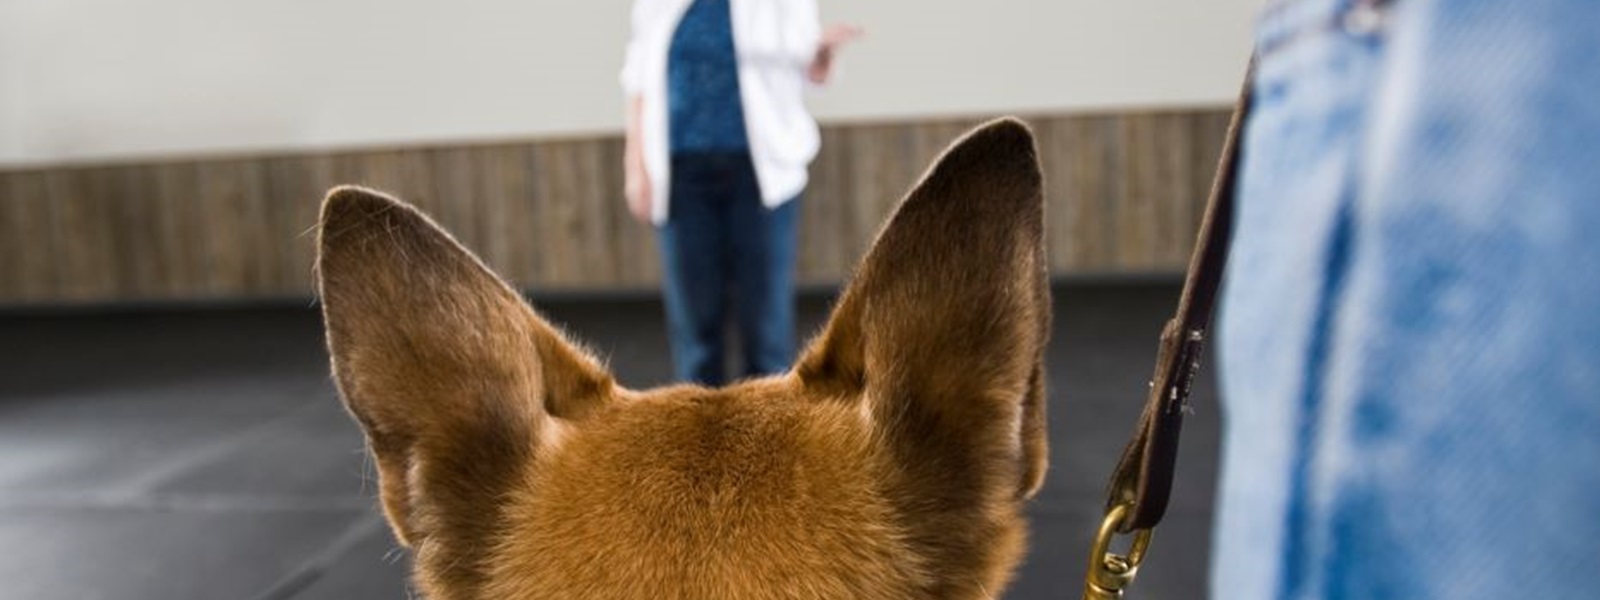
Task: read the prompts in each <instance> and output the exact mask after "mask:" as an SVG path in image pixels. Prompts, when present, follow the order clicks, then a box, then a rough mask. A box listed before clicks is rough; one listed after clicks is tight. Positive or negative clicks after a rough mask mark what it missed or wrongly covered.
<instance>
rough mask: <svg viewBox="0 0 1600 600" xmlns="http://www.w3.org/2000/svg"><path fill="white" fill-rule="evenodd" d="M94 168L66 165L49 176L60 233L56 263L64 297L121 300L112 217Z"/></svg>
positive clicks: (49, 186) (48, 190)
mask: <svg viewBox="0 0 1600 600" xmlns="http://www.w3.org/2000/svg"><path fill="white" fill-rule="evenodd" d="M91 171H92V170H91V169H85V168H77V169H63V170H58V171H51V172H49V173H47V174H46V176H45V186H46V189H47V192H46V194H47V196H48V197H49V198H50V199H51V202H52V203H54V204H55V208H56V209H57V210H56V211H55V216H56V227H55V231H56V233H57V234H58V235H60V236H61V245H60V246H59V247H58V249H59V251H60V252H59V253H58V254H57V260H58V262H57V265H58V267H59V271H58V276H59V280H58V281H59V282H60V286H59V287H58V288H57V289H58V291H59V292H60V296H59V298H60V299H62V300H65V301H69V302H80V301H91V300H94V299H96V298H120V297H121V296H120V295H119V294H118V293H117V290H116V281H115V276H114V275H113V273H112V270H113V269H114V268H115V262H114V261H115V258H114V254H115V248H114V247H113V246H112V244H111V236H112V232H111V229H112V227H113V223H112V219H113V218H114V215H115V212H114V211H112V210H110V207H109V205H108V203H107V202H106V199H105V198H97V197H95V196H93V195H92V191H91V185H90V183H89V181H90V178H91V175H92V173H91Z"/></svg>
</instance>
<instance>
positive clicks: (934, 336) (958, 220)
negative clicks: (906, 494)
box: [796, 119, 1051, 506]
mask: <svg viewBox="0 0 1600 600" xmlns="http://www.w3.org/2000/svg"><path fill="white" fill-rule="evenodd" d="M1043 230H1044V197H1043V179H1042V176H1041V174H1040V170H1039V162H1038V157H1037V154H1036V151H1035V149H1034V141H1033V135H1032V133H1031V132H1029V131H1028V129H1027V127H1026V126H1024V125H1023V124H1022V123H1020V122H1018V121H1015V120H1010V119H1006V120H999V121H995V122H992V123H989V124H987V125H984V126H982V127H979V128H978V129H976V130H974V131H973V132H972V133H970V134H968V135H967V136H966V137H965V138H963V139H961V140H960V141H957V142H956V143H955V144H954V145H953V146H951V148H950V149H949V150H947V151H946V152H945V155H944V156H943V157H941V158H940V159H939V160H938V161H937V162H936V163H935V164H934V166H933V167H932V168H931V169H930V170H929V171H928V173H927V174H926V175H925V176H924V177H923V180H922V182H921V183H919V184H918V185H917V187H916V188H915V189H913V190H912V191H911V193H910V195H908V196H907V197H906V198H905V200H903V201H902V202H901V204H900V207H899V209H898V210H897V211H896V212H895V214H894V216H893V217H892V218H891V219H890V220H889V223H888V224H887V225H886V226H885V227H884V229H883V230H882V232H881V233H879V235H878V239H877V241H876V242H875V243H874V244H873V246H872V250H871V251H870V252H869V253H868V254H867V257H866V258H865V259H864V260H863V261H862V263H861V266H860V267H859V270H858V271H857V273H856V276H855V279H854V280H853V281H852V282H851V283H850V285H849V287H848V288H846V290H845V293H844V295H843V296H842V297H841V299H840V301H839V303H838V305H837V307H836V308H835V310H834V314H833V317H832V319H831V320H830V321H829V323H828V325H827V328H826V329H825V330H824V331H823V334H822V335H821V336H820V337H819V338H818V339H817V340H816V341H815V342H813V343H812V345H811V347H810V348H808V349H807V350H806V351H805V352H804V353H803V354H802V356H801V358H800V361H799V362H798V364H797V366H796V373H797V374H798V375H799V377H800V379H801V381H802V382H803V383H804V385H806V386H807V387H808V388H810V389H812V390H814V391H817V392H819V393H820V394H822V395H827V396H832V397H836V398H844V399H847V400H848V401H855V402H862V403H865V404H866V407H865V408H866V409H867V413H868V414H870V415H872V418H873V419H874V422H875V426H876V427H878V428H879V429H880V430H882V432H883V433H884V437H885V438H886V439H888V440H889V441H890V443H891V444H892V445H893V447H894V448H895V449H896V450H897V454H898V457H899V461H900V462H901V465H900V467H901V469H902V471H903V472H904V473H906V474H907V476H908V477H910V478H911V479H912V480H914V481H913V482H912V483H913V485H916V486H918V487H919V488H920V489H922V490H926V493H929V494H938V495H945V494H954V495H957V496H960V497H963V498H966V500H955V499H952V501H951V502H948V503H946V504H947V505H949V506H954V505H956V504H960V503H963V502H977V500H976V498H979V497H986V498H987V497H1004V498H1025V497H1029V496H1032V495H1033V494H1034V493H1035V492H1036V491H1037V490H1038V489H1039V486H1040V485H1041V483H1042V482H1043V479H1044V471H1045V466H1046V462H1047V451H1046V441H1045V406H1044V404H1045V397H1044V396H1045V391H1044V368H1043V358H1044V355H1043V353H1044V347H1045V342H1046V338H1047V336H1048V334H1049V328H1050V308H1051V307H1050V291H1049V288H1048V286H1047V272H1046V268H1047V267H1046V264H1045V254H1044V238H1043ZM919 493H923V492H919ZM994 494H998V495H999V496H993V495H994ZM979 503H980V504H981V502H979Z"/></svg>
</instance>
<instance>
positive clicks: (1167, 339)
mask: <svg viewBox="0 0 1600 600" xmlns="http://www.w3.org/2000/svg"><path fill="white" fill-rule="evenodd" d="M1254 70H1255V69H1254V63H1253V61H1252V65H1251V68H1250V69H1249V71H1247V73H1246V75H1245V82H1244V86H1243V89H1242V90H1241V91H1240V92H1239V100H1238V101H1237V102H1236V103H1235V104H1234V106H1233V117H1232V119H1231V120H1230V122H1229V123H1228V134H1227V140H1226V141H1225V142H1224V143H1223V146H1222V157H1221V159H1220V160H1219V161H1218V164H1217V173H1216V177H1215V178H1213V179H1212V181H1211V193H1210V196H1209V198H1208V199H1207V200H1206V212H1205V217H1204V218H1203V219H1202V221H1201V223H1200V235H1199V239H1198V240H1197V241H1196V243H1195V248H1194V255H1193V256H1191V257H1190V259H1189V272H1188V274H1187V275H1186V276H1185V278H1184V283H1183V294H1182V296H1180V297H1179V298H1178V310H1177V314H1175V315H1174V316H1173V317H1172V319H1171V320H1169V321H1167V324H1166V326H1165V327H1163V328H1162V330H1161V342H1160V347H1159V349H1158V350H1157V353H1156V368H1155V373H1154V374H1153V375H1152V376H1151V378H1150V395H1149V397H1147V398H1146V399H1145V403H1144V412H1143V413H1142V414H1141V415H1140V416H1139V425H1138V428H1137V429H1135V431H1134V434H1133V438H1132V439H1130V440H1129V441H1128V445H1127V447H1126V448H1124V449H1123V451H1122V458H1121V459H1120V460H1118V461H1117V468H1116V470H1115V471H1114V472H1113V473H1112V475H1111V483H1110V486H1109V488H1108V490H1107V493H1106V496H1107V497H1106V517H1105V519H1104V522H1103V523H1102V525H1101V527H1100V533H1099V535H1098V536H1097V537H1096V539H1095V545H1094V550H1093V552H1092V554H1091V556H1090V557H1089V576H1088V580H1087V582H1086V587H1085V591H1084V598H1085V599H1086V600H1089V599H1095V600H1100V599H1114V598H1121V597H1122V590H1123V589H1124V588H1125V587H1127V585H1128V584H1129V583H1132V582H1133V578H1134V575H1135V574H1136V573H1137V570H1138V567H1139V564H1140V563H1141V562H1143V560H1144V553H1145V550H1146V549H1147V548H1148V547H1149V544H1150V536H1151V532H1152V529H1153V528H1154V527H1155V526H1156V524H1158V523H1160V522H1161V517H1162V516H1163V515H1164V514H1165V513H1166V510H1167V500H1168V499H1169V498H1170V497H1171V495H1172V476H1173V471H1174V469H1175V467H1176V466H1177V460H1178V434H1179V433H1180V432H1181V431H1182V429H1183V417H1184V414H1185V413H1186V412H1187V411H1188V410H1189V394H1190V392H1191V391H1192V389H1193V386H1194V379H1195V375H1197V374H1198V373H1199V372H1200V355H1201V351H1202V350H1203V349H1204V348H1205V341H1206V334H1207V332H1208V331H1209V328H1210V326H1211V313H1212V310H1213V308H1214V307H1215V306H1216V299H1217V292H1218V290H1219V289H1220V288H1221V287H1222V273H1223V269H1224V267H1226V266H1227V263H1228V241H1229V239H1231V237H1232V233H1233V192H1234V182H1235V178H1236V177H1235V176H1236V173H1237V170H1238V162H1239V146H1240V144H1239V137H1240V133H1241V130H1242V129H1243V128H1244V120H1245V115H1246V113H1248V112H1249V109H1250V87H1251V81H1252V79H1253V77H1252V76H1251V74H1253V73H1254ZM1118 534H1131V535H1132V536H1133V542H1132V547H1131V549H1130V550H1129V551H1128V553H1127V554H1126V555H1117V554H1113V553H1111V552H1110V551H1109V549H1110V542H1111V539H1112V538H1113V537H1115V536H1116V535H1118Z"/></svg>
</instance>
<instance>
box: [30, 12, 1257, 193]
mask: <svg viewBox="0 0 1600 600" xmlns="http://www.w3.org/2000/svg"><path fill="white" fill-rule="evenodd" d="M740 1H746V0H740ZM1257 4H1258V0H1211V1H1207V2H1197V1H1195V0H981V1H974V0H823V2H822V7H823V18H824V20H825V21H830V22H831V21H839V20H847V21H853V22H856V23H860V24H862V25H864V26H865V27H866V28H867V29H868V38H867V39H866V40H864V41H862V42H861V43H860V44H859V45H857V46H854V47H851V48H850V49H849V50H848V53H847V54H846V55H845V56H843V57H842V61H843V62H842V65H841V66H842V68H843V70H842V71H841V73H840V79H839V80H838V82H837V85H835V86H834V88H833V89H831V90H829V91H827V92H824V93H822V94H820V95H818V96H817V97H816V98H815V100H814V102H813V105H814V107H815V110H816V112H817V114H818V116H819V117H821V118H822V119H823V120H824V121H835V122H837V121H847V120H860V119H885V118H894V119H898V118H906V117H920V116H937V115H970V114H992V113H1003V112H1009V111H1042V110H1052V111H1054V110H1076V109H1099V108H1120V107H1129V106H1152V105H1154V106H1184V105H1199V104H1213V103H1223V102H1227V101H1229V100H1231V99H1232V97H1233V94H1234V93H1235V91H1236V86H1237V84H1238V78H1239V76H1240V75H1241V69H1242V67H1243V65H1244V61H1245V59H1246V55H1247V52H1248V48H1249V29H1250V25H1251V22H1252V20H1253V15H1254V12H1255V10H1256V5H1257ZM628 6H629V0H563V1H558V0H523V1H520V2H518V1H515V0H254V1H249V2H247V1H244V0H0V166H22V165H30V164H52V163H62V162H83V161H97V160H121V159H132V158H149V157H157V156H170V155H194V154H205V153H218V152H223V153H227V152H252V151H280V150H301V149H310V148H337V147H352V146H370V145H380V144H391V143H419V142H449V141H466V140H479V139H503V138H521V137H530V136H563V135H574V134H588V133H594V132H611V131H616V130H618V129H619V128H620V126H621V101H620V98H619V92H618V90H617V87H616V71H617V68H618V67H619V65H620V62H621V46H622V41H623V37H624V36H625V35H626V21H627V18H626V17H627V12H628Z"/></svg>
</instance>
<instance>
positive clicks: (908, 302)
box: [318, 120, 1050, 600]
mask: <svg viewBox="0 0 1600 600" xmlns="http://www.w3.org/2000/svg"><path fill="white" fill-rule="evenodd" d="M1042 221H1043V199H1042V192H1041V179H1040V172H1039V165H1038V159H1037V157H1036V154H1035V149H1034V142H1033V137H1032V135H1031V134H1030V133H1029V131H1028V130H1027V128H1026V127H1025V126H1023V125H1022V124H1021V123H1019V122H1016V121H1013V120H1002V121H996V122H993V123H990V124H988V125H985V126H983V127H981V128H979V129H977V130H976V131H974V132H972V133H970V134H968V135H967V136H966V137H965V138H963V139H962V140H960V141H958V142H956V144H955V145H953V146H952V147H951V148H950V149H949V150H947V151H946V152H945V154H944V156H943V157H941V158H940V159H939V160H938V161H937V162H936V163H935V165H934V166H933V167H932V168H931V169H930V170H929V172H928V173H927V174H926V175H925V176H924V177H923V179H922V181H921V182H920V183H919V184H917V186H916V187H915V189H913V190H912V191H911V193H910V194H909V195H908V196H907V197H906V198H905V200H904V201H903V202H902V203H901V205H900V207H899V209H898V210H897V211H896V213H895V215H894V216H893V218H891V219H890V221H889V224H888V225H887V226H886V227H885V228H884V229H883V231H882V232H881V233H880V234H879V236H878V239H877V242H876V243H875V244H874V245H873V247H872V250H871V252H870V254H868V256H867V257H866V259H865V260H864V262H863V263H862V264H861V266H860V268H859V271H858V272H857V273H856V275H855V278H854V280H853V281H852V282H851V283H850V285H849V287H848V288H846V291H845V293H844V295H843V296H842V298H841V299H840V301H839V303H838V305H837V307H836V308H835V310H834V313H833V316H832V318H831V320H830V321H829V323H828V325H827V327H826V329H825V330H824V331H823V332H822V333H821V335H820V336H818V337H817V338H816V339H815V340H814V341H812V342H811V344H810V346H809V347H808V348H807V349H806V350H805V351H804V352H803V353H802V355H801V357H800V359H799V361H798V363H797V365H796V366H795V368H794V370H793V371H791V372H789V373H787V374H785V375H781V376H775V377H768V378H765V379H758V380H753V381H745V382H742V383H737V384H734V385H731V386H729V387H726V388H722V389H715V390H713V389H705V388H701V387H694V386H681V385H680V386H673V387H667V388H662V389H655V390H649V391H634V390H630V389H626V388H623V387H621V386H619V385H617V383H616V382H615V381H614V380H613V379H612V377H611V375H610V374H608V373H607V372H606V370H605V369H604V367H602V365H601V364H600V363H598V362H597V361H596V360H595V359H594V358H592V357H591V356H590V355H589V354H588V353H586V352H584V351H583V350H582V349H581V348H579V347H578V346H576V345H574V344H573V343H572V342H571V341H569V340H568V339H567V338H565V337H564V336H563V335H562V334H561V333H560V332H559V331H557V330H556V329H555V328H554V327H552V326H551V325H550V324H548V323H546V322H545V321H544V320H543V319H541V318H540V317H539V316H538V315H537V314H536V313H535V312H534V311H533V310H532V309H531V308H529V307H528V305H527V304H525V303H524V302H523V300H522V298H521V297H520V296H519V295H518V294H517V293H516V292H515V291H513V290H512V289H511V288H510V287H509V286H507V285H506V284H505V283H504V282H503V281H501V280H500V279H499V278H497V277H496V276H495V275H494V274H493V273H491V272H490V271H489V269H487V268H485V267H484V265H483V264H482V263H481V262H479V261H478V260H477V259H476V258H475V257H474V256H473V255H472V254H470V253H469V252H468V251H467V250H465V249H464V248H462V247H461V246H460V245H459V244H457V243H456V242H455V241H454V240H453V239H452V238H451V237H450V236H449V235H448V234H446V233H445V232H443V231H442V230H440V229H439V228H438V227H437V226H435V225H434V224H433V222H432V221H430V220H429V219H428V218H427V217H425V216H423V215H422V214H421V213H419V212H417V211H416V210H415V209H413V208H411V207H409V206H407V205H405V204H402V203H400V202H397V201H395V200H393V199H390V198H387V197H385V196H383V195H381V194H378V193H375V192H371V191H367V190H363V189H360V188H354V187H341V188H337V189H334V190H333V191H332V192H331V193H330V194H329V196H328V199H327V202H326V203H325V204H324V206H323V210H322V229H321V240H320V244H321V254H320V257H319V259H318V273H319V278H320V286H321V289H320V292H321V294H322V305H323V311H324V314H325V316H326V319H327V331H328V346H329V349H330V352H331V354H332V356H333V372H334V375H335V378H336V379H337V382H338V386H339V391H340V393H341V394H342V395H343V397H344V400H345V404H346V406H348V407H349V409H350V412H351V413H352V414H353V415H355V418H356V420H357V421H359V422H360V424H361V426H362V428H363V429H364V430H365V431H366V435H367V440H368V443H369V445H370V447H371V450H372V454H373V456H374V457H375V458H376V459H377V466H378V474H379V479H380V483H381V495H382V500H383V507H384V512H385V513H386V514H387V515H388V518H389V522H390V523H391V524H392V525H393V527H394V531H395V534H396V535H397V536H398V537H399V539H400V541H401V543H403V544H405V545H407V546H410V547H411V548H412V549H413V550H414V551H415V557H416V579H417V582H418V585H419V587H420V588H421V589H422V590H423V591H424V592H425V593H426V594H427V596H428V597H430V598H433V599H434V600H465V599H488V598H493V599H506V600H522V599H532V598H540V599H569V598H604V599H628V598H682V599H691V598H695V599H698V598H710V599H721V598H730V599H731V598H739V599H744V598H749V599H769V598H829V599H833V598H840V599H847V598H848V599H863V600H874V599H890V598H893V599H897V600H898V599H906V598H940V599H944V598H991V597H997V596H998V595H999V594H1000V592H1001V591H1002V590H1003V589H1004V587H1005V586H1006V584H1007V583H1008V581H1009V579H1010V577H1011V572H1012V570H1013V568H1014V567H1015V565H1016V563H1017V562H1018V560H1019V559H1020V558H1021V556H1022V554H1023V551H1024V545H1025V537H1026V523H1025V522H1024V520H1023V516H1022V514H1021V513H1022V506H1023V503H1024V502H1025V501H1026V500H1027V499H1028V498H1029V497H1031V496H1032V495H1033V493H1034V492H1035V491H1036V490H1038V489H1039V486H1040V484H1041V483H1042V481H1043V478H1044V471H1045V462H1046V450H1045V417H1044V413H1045V407H1044V402H1045V391H1044V371H1043V366H1042V360H1043V351H1044V346H1045V338H1046V335H1047V332H1048V330H1049V321H1050V298H1049V289H1048V287H1047V286H1046V266H1045V259H1044V247H1043V238H1042Z"/></svg>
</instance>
